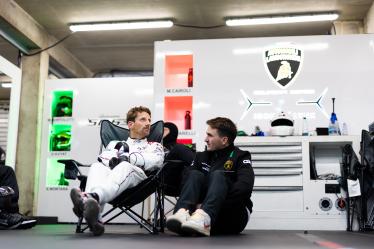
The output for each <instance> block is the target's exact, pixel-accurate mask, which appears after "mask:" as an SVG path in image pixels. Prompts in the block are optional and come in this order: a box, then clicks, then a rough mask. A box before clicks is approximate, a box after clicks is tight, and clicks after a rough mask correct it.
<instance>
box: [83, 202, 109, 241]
mask: <svg viewBox="0 0 374 249" xmlns="http://www.w3.org/2000/svg"><path fill="white" fill-rule="evenodd" d="M99 215H100V205H99V203H98V202H97V201H96V200H95V199H94V198H91V197H89V198H88V199H87V200H86V201H84V208H83V217H84V218H85V219H86V221H87V224H88V227H89V228H90V230H91V232H92V233H93V234H94V235H95V236H100V235H102V234H103V233H104V231H105V228H104V224H102V223H101V221H99Z"/></svg>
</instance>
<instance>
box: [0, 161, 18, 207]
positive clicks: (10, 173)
mask: <svg viewBox="0 0 374 249" xmlns="http://www.w3.org/2000/svg"><path fill="white" fill-rule="evenodd" d="M0 186H8V187H11V188H12V189H13V190H14V195H13V196H12V197H11V199H10V201H9V199H8V200H7V198H1V197H0V210H4V209H6V211H8V212H11V213H16V212H18V211H19V208H18V197H19V190H18V184H17V179H16V174H15V173H14V170H13V169H12V168H11V167H9V166H5V165H0Z"/></svg>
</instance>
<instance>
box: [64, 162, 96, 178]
mask: <svg viewBox="0 0 374 249" xmlns="http://www.w3.org/2000/svg"><path fill="white" fill-rule="evenodd" d="M57 162H59V163H62V164H64V165H65V171H64V177H65V178H66V179H70V180H75V179H77V178H78V179H79V178H80V177H81V176H83V174H82V172H81V171H80V170H79V167H90V165H84V164H81V163H80V162H78V161H75V160H73V159H59V160H57ZM79 180H80V179H79Z"/></svg>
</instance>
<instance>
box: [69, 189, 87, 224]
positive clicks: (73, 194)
mask: <svg viewBox="0 0 374 249" xmlns="http://www.w3.org/2000/svg"><path fill="white" fill-rule="evenodd" d="M70 199H71V201H72V202H73V205H74V207H73V212H74V214H75V215H76V216H77V217H78V218H81V217H83V210H84V204H83V198H82V196H81V191H80V190H78V189H76V188H73V189H72V190H71V191H70Z"/></svg>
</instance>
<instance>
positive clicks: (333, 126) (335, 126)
mask: <svg viewBox="0 0 374 249" xmlns="http://www.w3.org/2000/svg"><path fill="white" fill-rule="evenodd" d="M338 135H340V129H339V123H338V120H330V124H329V136H338Z"/></svg>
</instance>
